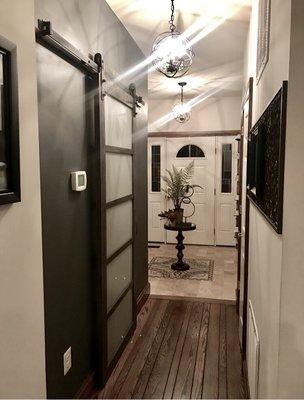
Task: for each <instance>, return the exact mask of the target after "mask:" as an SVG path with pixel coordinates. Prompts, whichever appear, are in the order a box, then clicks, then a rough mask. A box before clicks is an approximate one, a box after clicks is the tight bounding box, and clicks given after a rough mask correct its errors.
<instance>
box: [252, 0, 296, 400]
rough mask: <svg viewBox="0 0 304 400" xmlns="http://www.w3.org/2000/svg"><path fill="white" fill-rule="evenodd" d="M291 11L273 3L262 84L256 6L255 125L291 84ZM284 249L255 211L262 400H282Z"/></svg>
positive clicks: (284, 3)
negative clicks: (258, 75) (258, 69)
mask: <svg viewBox="0 0 304 400" xmlns="http://www.w3.org/2000/svg"><path fill="white" fill-rule="evenodd" d="M290 7H291V0H272V1H271V26H270V50H269V61H268V64H267V65H266V68H265V70H264V73H263V75H262V77H261V79H260V81H259V83H258V84H257V81H256V79H255V76H256V73H255V71H256V51H257V15H258V12H257V11H258V1H257V0H254V1H253V10H252V17H251V23H250V31H249V38H248V54H247V56H246V65H247V67H246V73H245V76H246V82H245V84H247V82H248V78H249V77H250V76H253V77H254V83H253V124H254V123H255V122H256V121H257V120H258V119H259V117H260V116H261V114H262V113H263V111H264V110H265V108H266V107H267V105H268V103H269V102H270V101H271V100H272V98H273V97H274V95H275V94H276V93H277V91H278V90H279V89H280V87H281V85H282V81H283V80H285V79H288V75H289V47H290ZM285 209H286V206H285V207H284V211H285ZM282 245H283V239H282V236H281V235H277V234H276V232H275V231H274V230H273V229H272V228H271V227H270V226H269V224H268V223H267V221H266V220H265V219H264V218H263V217H262V215H261V214H260V213H259V212H258V211H257V210H256V208H255V207H254V206H253V205H250V240H249V281H248V298H249V300H251V302H252V305H253V309H254V312H255V316H256V322H257V327H258V330H259V335H260V340H261V355H260V357H261V359H260V376H259V390H258V394H259V397H260V398H265V397H276V396H277V391H278V388H277V384H278V382H277V376H278V357H279V340H280V338H279V327H280V296H281V267H282Z"/></svg>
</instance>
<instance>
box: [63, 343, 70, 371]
mask: <svg viewBox="0 0 304 400" xmlns="http://www.w3.org/2000/svg"><path fill="white" fill-rule="evenodd" d="M71 367H72V348H71V347H69V348H68V349H67V351H66V352H65V353H64V355H63V375H66V374H67V373H68V372H69V370H70V369H71Z"/></svg>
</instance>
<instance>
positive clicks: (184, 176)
mask: <svg viewBox="0 0 304 400" xmlns="http://www.w3.org/2000/svg"><path fill="white" fill-rule="evenodd" d="M166 172H167V175H164V176H162V180H163V182H164V183H165V184H166V187H165V188H163V189H162V190H163V192H164V193H165V195H166V197H167V198H168V199H171V200H172V203H173V205H174V210H169V211H164V212H162V213H161V214H159V216H160V217H161V218H166V219H168V220H169V222H171V223H176V224H181V223H183V215H184V210H183V208H182V204H183V200H184V199H185V198H186V197H187V198H188V197H189V196H187V193H188V192H189V189H190V188H191V189H194V188H195V187H201V186H199V185H191V184H190V180H191V178H192V177H193V173H194V162H193V161H192V162H191V163H190V164H188V165H187V166H186V167H185V168H180V169H178V168H176V167H175V165H172V170H171V171H170V170H168V169H167V170H166Z"/></svg>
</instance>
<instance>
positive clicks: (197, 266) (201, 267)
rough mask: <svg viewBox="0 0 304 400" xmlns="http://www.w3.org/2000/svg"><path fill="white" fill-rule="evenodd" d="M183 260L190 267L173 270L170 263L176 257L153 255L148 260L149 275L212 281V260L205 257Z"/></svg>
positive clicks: (151, 276) (152, 276)
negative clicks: (184, 269) (183, 269)
mask: <svg viewBox="0 0 304 400" xmlns="http://www.w3.org/2000/svg"><path fill="white" fill-rule="evenodd" d="M184 260H185V262H186V263H188V264H189V265H190V269H188V271H174V270H173V269H171V264H173V263H174V262H175V261H176V258H174V257H154V258H152V260H151V261H150V262H149V277H150V278H166V279H194V280H198V281H212V279H213V267H214V261H213V260H209V259H207V258H188V259H184Z"/></svg>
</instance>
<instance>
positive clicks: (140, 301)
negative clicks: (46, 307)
mask: <svg viewBox="0 0 304 400" xmlns="http://www.w3.org/2000/svg"><path fill="white" fill-rule="evenodd" d="M150 292H151V288H150V282H147V284H146V286H145V287H144V289H143V290H142V291H141V292H140V294H139V296H138V297H137V301H136V311H137V314H139V313H140V310H141V309H142V308H143V306H144V305H145V303H146V301H147V300H148V298H149V296H150Z"/></svg>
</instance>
